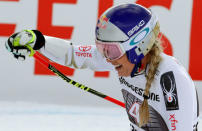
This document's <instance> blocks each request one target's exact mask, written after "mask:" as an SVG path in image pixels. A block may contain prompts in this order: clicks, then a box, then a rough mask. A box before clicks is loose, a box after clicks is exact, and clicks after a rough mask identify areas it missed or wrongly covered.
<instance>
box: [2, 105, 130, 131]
mask: <svg viewBox="0 0 202 131" xmlns="http://www.w3.org/2000/svg"><path fill="white" fill-rule="evenodd" d="M128 130H129V122H128V119H127V116H126V113H125V111H124V109H122V108H93V107H70V106H59V105H44V104H33V103H9V102H0V131H128Z"/></svg>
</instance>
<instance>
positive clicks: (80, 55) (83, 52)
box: [75, 46, 92, 57]
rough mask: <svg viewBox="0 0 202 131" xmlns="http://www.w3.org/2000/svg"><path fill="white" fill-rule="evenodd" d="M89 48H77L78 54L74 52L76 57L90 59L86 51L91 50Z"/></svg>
mask: <svg viewBox="0 0 202 131" xmlns="http://www.w3.org/2000/svg"><path fill="white" fill-rule="evenodd" d="M91 48H92V47H91V46H79V51H80V52H75V53H76V56H79V57H92V54H91V53H88V51H90V50H91Z"/></svg>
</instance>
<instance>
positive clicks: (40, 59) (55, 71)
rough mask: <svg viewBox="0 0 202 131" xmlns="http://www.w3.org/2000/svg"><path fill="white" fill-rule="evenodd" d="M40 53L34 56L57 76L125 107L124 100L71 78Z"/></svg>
mask: <svg viewBox="0 0 202 131" xmlns="http://www.w3.org/2000/svg"><path fill="white" fill-rule="evenodd" d="M39 54H40V53H39V52H37V51H36V52H35V54H34V55H33V57H34V58H35V59H36V60H38V61H39V62H40V63H41V64H43V65H44V66H45V67H46V68H48V69H49V70H51V71H52V72H53V73H55V74H56V75H57V76H59V77H60V78H62V79H63V80H65V81H66V82H67V83H69V84H72V85H74V86H76V87H78V88H80V89H82V90H84V91H87V92H89V93H91V94H94V95H96V96H99V97H101V98H103V99H105V100H107V101H110V102H112V103H114V104H117V105H119V106H121V107H123V108H125V104H124V103H123V102H121V101H119V100H116V99H114V98H112V97H110V96H107V95H105V94H103V93H101V92H98V91H96V90H94V89H91V88H89V87H87V86H84V85H82V84H80V83H78V82H76V81H74V80H72V79H70V78H69V77H67V76H65V75H64V74H62V73H61V72H60V71H59V70H57V69H56V68H55V67H54V66H52V65H51V64H50V63H49V62H48V61H46V60H45V59H43V58H42V57H41V56H40V55H39Z"/></svg>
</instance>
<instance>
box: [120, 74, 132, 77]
mask: <svg viewBox="0 0 202 131" xmlns="http://www.w3.org/2000/svg"><path fill="white" fill-rule="evenodd" d="M118 75H119V76H123V77H128V76H130V74H118Z"/></svg>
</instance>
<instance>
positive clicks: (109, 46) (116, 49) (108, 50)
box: [96, 40, 125, 60]
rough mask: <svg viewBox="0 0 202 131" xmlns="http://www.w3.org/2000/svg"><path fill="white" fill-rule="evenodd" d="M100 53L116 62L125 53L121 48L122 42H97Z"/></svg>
mask: <svg viewBox="0 0 202 131" xmlns="http://www.w3.org/2000/svg"><path fill="white" fill-rule="evenodd" d="M96 46H97V49H98V51H99V52H100V53H101V54H102V55H103V56H104V57H105V58H107V59H110V60H116V59H119V58H120V57H121V56H123V55H124V53H125V51H124V50H123V49H122V48H121V46H120V42H102V41H98V40H96Z"/></svg>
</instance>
